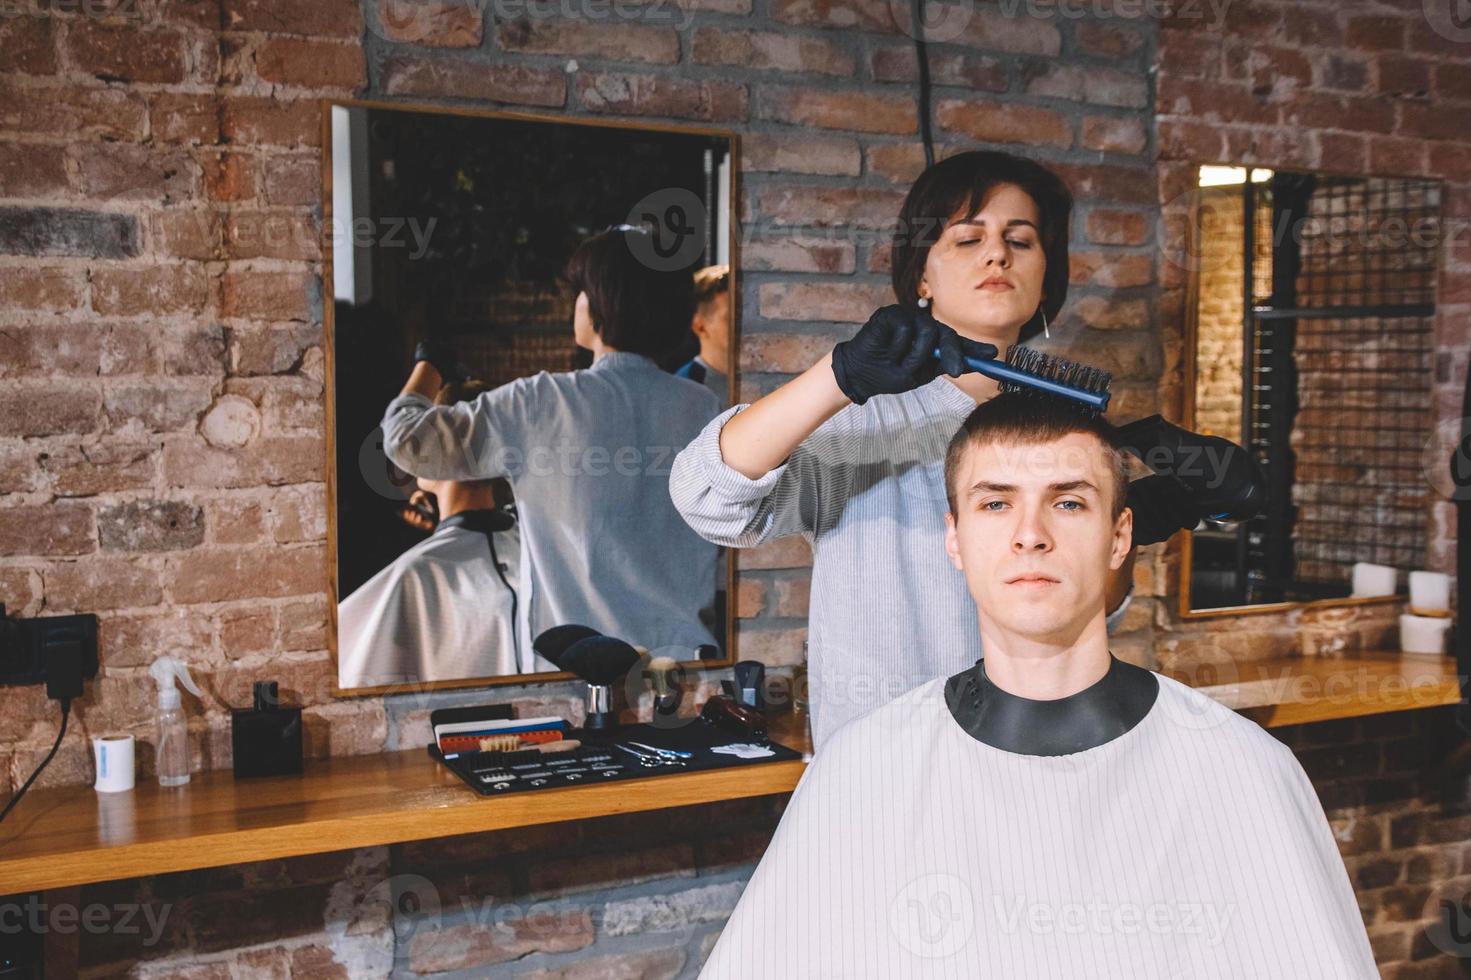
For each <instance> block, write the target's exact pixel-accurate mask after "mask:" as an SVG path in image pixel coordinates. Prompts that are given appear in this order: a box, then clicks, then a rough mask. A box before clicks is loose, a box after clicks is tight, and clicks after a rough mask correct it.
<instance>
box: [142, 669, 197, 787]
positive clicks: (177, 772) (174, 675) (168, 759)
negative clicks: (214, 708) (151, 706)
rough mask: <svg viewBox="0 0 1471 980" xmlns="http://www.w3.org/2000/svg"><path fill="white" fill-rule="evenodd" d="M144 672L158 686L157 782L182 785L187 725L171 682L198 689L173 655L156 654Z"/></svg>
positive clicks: (186, 773) (186, 758)
mask: <svg viewBox="0 0 1471 980" xmlns="http://www.w3.org/2000/svg"><path fill="white" fill-rule="evenodd" d="M148 673H150V674H152V675H153V681H154V683H155V684H157V685H158V744H157V747H156V748H157V752H158V784H159V785H160V786H183V785H184V784H185V783H187V782H188V781H189V724H188V722H187V721H186V720H185V718H184V709H183V708H182V707H180V700H179V689H178V688H176V687H174V681H175V679H177V680H181V681H183V682H184V686H185V687H187V688H188V689H189V690H190V691H192V692H193V693H194V694H196V695H198V694H199V693H200V690H199V688H198V687H196V686H195V685H194V678H192V677H190V676H189V668H188V667H186V666H184V663H183V661H181V660H179V659H178V658H177V657H170V656H162V657H159V658H158V659H157V660H155V661H154V662H153V665H152V666H151V667H149V668H148Z"/></svg>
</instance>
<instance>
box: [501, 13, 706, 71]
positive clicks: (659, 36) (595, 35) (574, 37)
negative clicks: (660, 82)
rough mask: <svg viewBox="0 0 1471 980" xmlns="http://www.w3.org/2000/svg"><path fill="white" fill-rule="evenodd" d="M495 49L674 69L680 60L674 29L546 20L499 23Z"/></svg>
mask: <svg viewBox="0 0 1471 980" xmlns="http://www.w3.org/2000/svg"><path fill="white" fill-rule="evenodd" d="M495 40H496V45H497V46H498V47H500V49H501V50H503V51H514V52H518V53H520V54H565V55H576V56H578V57H583V58H606V59H608V60H609V61H640V62H644V63H646V64H651V65H672V64H674V63H675V62H676V61H678V60H679V35H678V34H676V33H675V31H674V28H672V27H655V26H652V25H649V24H619V23H609V22H606V21H601V20H600V21H591V20H574V19H563V18H559V19H556V20H552V19H550V18H545V17H536V18H530V17H520V18H516V19H514V20H500V21H498V22H497V23H496V25H495Z"/></svg>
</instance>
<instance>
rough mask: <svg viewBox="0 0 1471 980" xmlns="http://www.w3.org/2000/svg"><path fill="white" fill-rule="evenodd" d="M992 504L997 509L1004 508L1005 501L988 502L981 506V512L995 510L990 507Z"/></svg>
mask: <svg viewBox="0 0 1471 980" xmlns="http://www.w3.org/2000/svg"><path fill="white" fill-rule="evenodd" d="M992 504H995V505H996V506H997V507H1005V506H1006V501H1004V500H988V501H986V502H985V503H984V504H981V510H994V509H995V508H994V507H992V506H991V505H992Z"/></svg>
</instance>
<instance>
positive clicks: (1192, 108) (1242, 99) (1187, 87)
mask: <svg viewBox="0 0 1471 980" xmlns="http://www.w3.org/2000/svg"><path fill="white" fill-rule="evenodd" d="M1157 93H1158V94H1157V99H1156V104H1157V106H1158V110H1159V112H1160V113H1161V114H1164V115H1173V116H1188V117H1191V118H1193V119H1195V120H1196V121H1198V122H1218V123H1220V122H1227V123H1230V122H1249V123H1261V122H1263V121H1265V122H1268V123H1275V122H1276V121H1277V112H1276V109H1274V108H1272V107H1271V106H1268V105H1266V104H1264V102H1263V100H1261V99H1259V98H1257V97H1256V96H1254V95H1252V94H1251V92H1250V91H1248V90H1247V89H1246V88H1245V87H1244V86H1241V85H1225V84H1222V83H1220V82H1208V81H1203V80H1199V79H1194V78H1176V77H1173V76H1169V75H1162V76H1160V79H1159V83H1158V89H1157ZM1310 100H1311V101H1318V100H1322V101H1323V102H1326V101H1328V99H1327V98H1326V97H1323V96H1316V97H1308V96H1304V97H1303V98H1302V99H1299V100H1298V102H1296V103H1294V104H1293V106H1292V107H1291V108H1296V107H1297V106H1299V105H1301V104H1302V103H1304V102H1308V101H1310Z"/></svg>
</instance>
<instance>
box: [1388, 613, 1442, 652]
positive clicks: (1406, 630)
mask: <svg viewBox="0 0 1471 980" xmlns="http://www.w3.org/2000/svg"><path fill="white" fill-rule="evenodd" d="M1450 628H1451V620H1450V619H1449V618H1440V617H1437V616H1412V615H1410V614H1409V613H1401V614H1400V618H1399V648H1400V650H1401V652H1403V653H1445V634H1446V631H1447V630H1449V629H1450Z"/></svg>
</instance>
